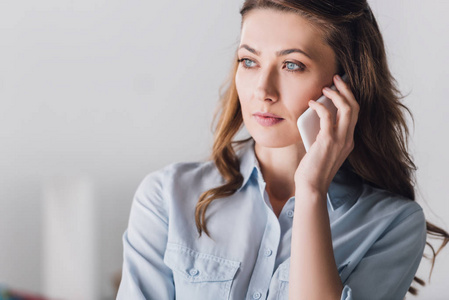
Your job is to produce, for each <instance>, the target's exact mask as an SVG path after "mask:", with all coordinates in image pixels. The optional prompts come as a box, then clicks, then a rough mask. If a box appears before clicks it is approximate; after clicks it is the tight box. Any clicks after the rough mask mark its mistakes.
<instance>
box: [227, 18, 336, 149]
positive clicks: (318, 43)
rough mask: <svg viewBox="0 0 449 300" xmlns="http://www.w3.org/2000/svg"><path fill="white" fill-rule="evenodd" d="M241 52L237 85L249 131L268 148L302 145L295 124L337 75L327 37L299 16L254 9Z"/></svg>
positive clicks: (245, 25)
mask: <svg viewBox="0 0 449 300" xmlns="http://www.w3.org/2000/svg"><path fill="white" fill-rule="evenodd" d="M237 53H238V59H239V61H240V62H239V66H238V69H237V73H236V75H235V83H236V87H237V93H238V96H239V99H240V105H241V107H242V114H243V121H244V123H245V126H246V128H247V130H248V132H249V133H250V134H251V136H252V137H253V138H254V140H255V141H256V143H257V144H259V145H261V146H265V147H276V148H277V147H286V146H289V145H292V144H301V143H302V141H301V136H300V134H299V131H298V129H297V126H296V122H297V120H298V118H299V116H300V115H301V114H302V113H303V112H304V111H305V110H306V109H307V108H308V101H309V100H311V99H312V100H316V99H318V98H319V97H320V96H321V94H322V89H323V88H324V87H325V86H330V85H331V84H332V76H333V75H334V74H336V72H337V66H336V60H335V54H334V52H333V50H332V49H331V48H330V46H328V45H326V44H324V42H323V34H322V33H321V32H320V31H319V30H318V29H317V28H316V27H313V26H312V25H311V24H310V23H309V21H307V20H306V19H305V18H303V17H301V16H299V15H298V14H295V13H291V12H279V11H276V10H273V9H255V10H253V11H250V12H249V13H248V14H247V15H245V18H244V20H243V25H242V31H241V38H240V45H239V49H238V52H237ZM270 116H271V117H270ZM273 116H274V117H276V118H273Z"/></svg>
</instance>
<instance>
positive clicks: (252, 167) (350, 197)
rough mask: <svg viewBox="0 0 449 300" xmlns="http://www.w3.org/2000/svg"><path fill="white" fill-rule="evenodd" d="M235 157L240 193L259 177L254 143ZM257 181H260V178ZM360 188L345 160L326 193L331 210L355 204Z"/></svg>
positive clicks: (249, 144) (245, 147)
mask: <svg viewBox="0 0 449 300" xmlns="http://www.w3.org/2000/svg"><path fill="white" fill-rule="evenodd" d="M237 155H238V157H239V160H240V173H241V174H242V176H243V183H242V186H241V187H240V188H239V189H238V190H237V191H240V190H241V189H243V188H244V187H245V186H246V184H247V183H248V181H249V179H250V178H251V177H252V176H261V175H260V174H261V173H260V168H259V162H258V160H257V158H256V154H255V152H254V141H250V142H248V143H247V144H245V145H244V146H243V147H242V148H241V149H240V150H239V151H238V152H237ZM257 179H258V180H260V178H257ZM362 188H363V181H362V179H361V178H360V177H359V176H358V175H356V174H355V173H354V172H352V171H351V168H350V166H349V163H348V161H347V160H346V161H345V162H344V163H343V165H342V166H341V167H340V169H339V170H338V171H337V174H336V175H335V177H334V178H333V179H332V182H331V184H330V186H329V190H328V192H327V199H328V202H329V205H330V207H331V209H332V210H333V211H334V210H336V209H338V208H339V207H341V206H342V205H343V204H345V203H348V204H349V203H350V204H353V203H355V202H356V201H357V199H358V198H359V197H360V195H361V193H362Z"/></svg>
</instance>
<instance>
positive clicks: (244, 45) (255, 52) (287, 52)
mask: <svg viewBox="0 0 449 300" xmlns="http://www.w3.org/2000/svg"><path fill="white" fill-rule="evenodd" d="M242 48H244V49H246V50H248V51H249V52H251V53H254V54H256V55H258V56H260V51H257V50H256V49H254V48H251V47H250V46H248V45H247V44H243V45H241V46H240V48H239V49H242ZM295 52H296V53H301V54H304V55H305V56H307V57H308V58H310V59H312V57H311V56H310V55H309V54H307V53H306V52H305V51H303V50H301V49H298V48H292V49H285V50H280V51H277V52H276V56H284V55H287V54H290V53H295Z"/></svg>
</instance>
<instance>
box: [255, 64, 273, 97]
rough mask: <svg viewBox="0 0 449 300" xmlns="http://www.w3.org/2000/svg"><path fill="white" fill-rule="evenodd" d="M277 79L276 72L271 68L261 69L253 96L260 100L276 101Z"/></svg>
mask: <svg viewBox="0 0 449 300" xmlns="http://www.w3.org/2000/svg"><path fill="white" fill-rule="evenodd" d="M277 80H278V78H277V74H276V71H275V70H274V69H273V68H266V69H265V70H261V71H260V72H259V78H258V81H257V86H256V89H255V91H254V96H255V98H256V99H257V100H261V101H269V102H277V101H278V99H279V92H278V89H277Z"/></svg>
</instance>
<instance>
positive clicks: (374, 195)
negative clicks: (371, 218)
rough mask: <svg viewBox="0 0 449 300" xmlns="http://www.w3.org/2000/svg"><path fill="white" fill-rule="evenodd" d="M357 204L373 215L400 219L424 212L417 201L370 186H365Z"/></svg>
mask: <svg viewBox="0 0 449 300" xmlns="http://www.w3.org/2000/svg"><path fill="white" fill-rule="evenodd" d="M357 204H358V205H359V206H361V207H362V208H366V209H369V210H371V211H372V212H373V213H378V214H379V213H382V215H385V214H386V215H390V214H392V215H397V216H398V217H400V216H403V217H405V216H407V215H411V214H413V213H417V212H418V213H419V212H421V213H422V211H423V210H422V208H421V206H420V205H419V204H418V203H417V202H416V201H413V200H411V199H408V198H406V197H404V196H401V195H398V194H395V193H391V192H389V191H386V190H384V189H380V188H375V187H373V186H371V185H368V184H364V185H363V191H362V194H361V195H360V197H359V200H358V201H357Z"/></svg>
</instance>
